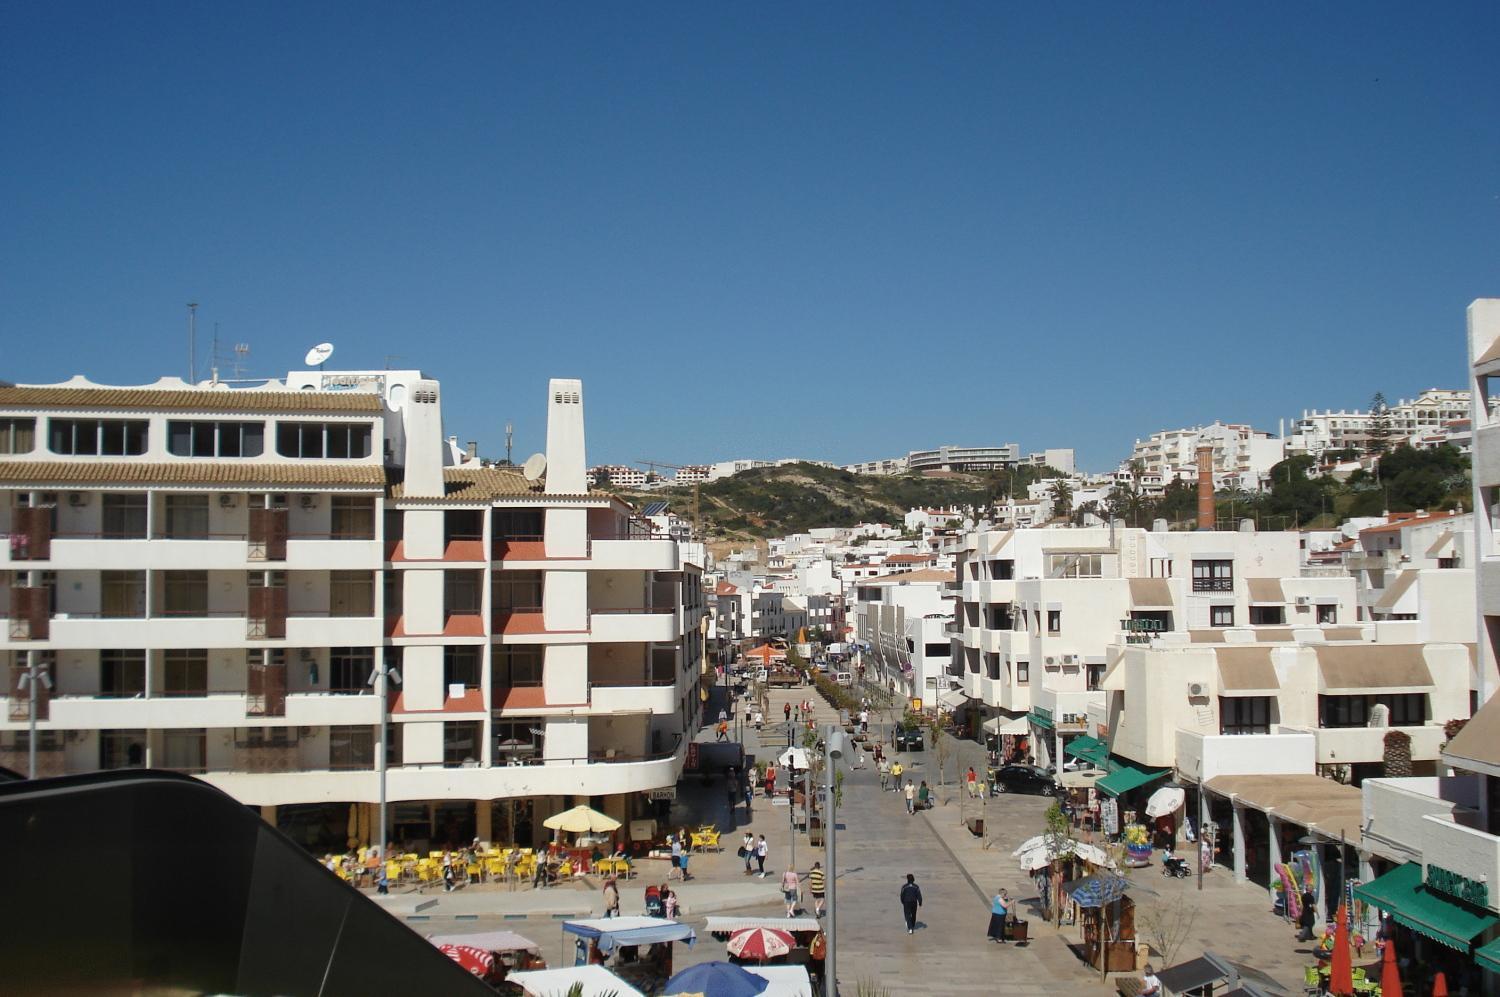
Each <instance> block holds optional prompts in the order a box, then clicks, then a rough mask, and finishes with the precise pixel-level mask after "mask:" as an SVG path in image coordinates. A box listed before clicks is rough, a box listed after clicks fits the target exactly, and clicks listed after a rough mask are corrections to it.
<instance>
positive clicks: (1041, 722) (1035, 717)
mask: <svg viewBox="0 0 1500 997" xmlns="http://www.w3.org/2000/svg"><path fill="white" fill-rule="evenodd" d="M1026 719H1027V720H1030V721H1031V722H1032V723H1034V724H1036V725H1037V726H1038V727H1041V728H1042V729H1043V730H1051V729H1052V718H1051V717H1044V716H1042V715H1041V714H1038V713H1028V714H1026Z"/></svg>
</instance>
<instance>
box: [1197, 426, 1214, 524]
mask: <svg viewBox="0 0 1500 997" xmlns="http://www.w3.org/2000/svg"><path fill="white" fill-rule="evenodd" d="M1213 528H1214V448H1213V447H1209V446H1200V447H1199V448H1198V529H1200V530H1211V529H1213Z"/></svg>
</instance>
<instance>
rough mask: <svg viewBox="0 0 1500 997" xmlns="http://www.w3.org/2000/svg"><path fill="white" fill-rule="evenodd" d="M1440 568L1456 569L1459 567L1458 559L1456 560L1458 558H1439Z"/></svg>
mask: <svg viewBox="0 0 1500 997" xmlns="http://www.w3.org/2000/svg"><path fill="white" fill-rule="evenodd" d="M1438 567H1439V568H1456V567H1458V558H1456V557H1440V558H1438Z"/></svg>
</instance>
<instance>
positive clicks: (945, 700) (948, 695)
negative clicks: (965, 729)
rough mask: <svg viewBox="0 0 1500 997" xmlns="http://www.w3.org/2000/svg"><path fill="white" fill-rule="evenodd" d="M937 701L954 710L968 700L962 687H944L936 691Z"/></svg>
mask: <svg viewBox="0 0 1500 997" xmlns="http://www.w3.org/2000/svg"><path fill="white" fill-rule="evenodd" d="M937 701H938V703H939V704H940V705H942V706H946V707H947V708H948V709H950V710H956V709H958V708H959V707H960V706H962V705H964V704H965V703H967V702H968V701H969V697H968V696H966V695H965V694H964V692H963V690H962V689H945V690H943V691H942V692H940V693H938V696H937Z"/></svg>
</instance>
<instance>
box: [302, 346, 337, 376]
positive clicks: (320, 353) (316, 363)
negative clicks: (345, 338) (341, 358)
mask: <svg viewBox="0 0 1500 997" xmlns="http://www.w3.org/2000/svg"><path fill="white" fill-rule="evenodd" d="M331 356H333V344H332V343H319V344H318V345H317V346H314V347H313V348H312V349H310V350H308V351H307V356H306V357H304V358H303V360H302V362H303V363H305V364H307V365H308V366H309V367H316V368H318V369H319V370H322V369H323V365H324V364H325V363H327V362H328V358H329V357H331Z"/></svg>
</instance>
